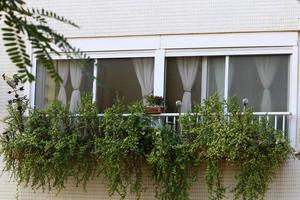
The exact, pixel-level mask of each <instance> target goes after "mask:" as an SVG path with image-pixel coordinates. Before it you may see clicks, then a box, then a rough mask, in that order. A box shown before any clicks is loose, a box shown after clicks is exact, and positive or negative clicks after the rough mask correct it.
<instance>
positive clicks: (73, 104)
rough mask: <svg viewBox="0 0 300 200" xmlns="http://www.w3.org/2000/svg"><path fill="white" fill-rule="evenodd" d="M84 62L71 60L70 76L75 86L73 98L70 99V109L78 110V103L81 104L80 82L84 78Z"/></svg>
mask: <svg viewBox="0 0 300 200" xmlns="http://www.w3.org/2000/svg"><path fill="white" fill-rule="evenodd" d="M82 69H83V66H82V63H81V62H80V61H71V67H70V77H71V84H72V87H73V91H72V95H71V100H70V111H71V112H74V111H76V110H77V107H78V104H80V99H81V94H80V90H79V88H80V84H81V80H82V76H83V74H82Z"/></svg>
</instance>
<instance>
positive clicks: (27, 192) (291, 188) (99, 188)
mask: <svg viewBox="0 0 300 200" xmlns="http://www.w3.org/2000/svg"><path fill="white" fill-rule="evenodd" d="M0 168H1V164H0ZM223 173H224V181H225V186H226V187H227V188H228V190H230V188H232V187H233V185H234V183H235V179H234V175H235V174H237V173H238V169H236V168H234V167H231V166H224V167H223ZM299 177H300V161H299V160H297V159H296V160H293V159H290V160H288V161H287V163H286V164H285V165H284V166H283V168H282V169H280V170H279V171H278V173H277V174H276V178H275V180H274V182H273V183H272V184H271V186H270V189H269V191H268V192H267V194H266V200H299V197H300V190H299V188H300V178H299ZM7 181H8V175H7V174H4V176H2V177H1V178H0V186H1V187H0V200H13V199H14V198H15V196H16V189H15V187H14V184H13V183H8V182H7ZM144 183H145V185H144V187H145V188H147V189H145V190H144V192H143V193H142V198H141V199H143V200H152V199H155V198H154V195H155V190H154V187H153V181H152V179H151V175H150V174H149V173H148V174H146V175H145V177H144ZM203 183H204V170H203V168H201V169H200V176H199V178H198V180H197V182H195V183H194V184H193V186H192V188H191V191H190V197H191V199H192V200H207V199H208V196H207V192H206V188H205V185H204V184H203ZM18 195H19V200H46V199H47V200H95V199H100V200H105V199H113V200H117V199H119V196H117V195H115V196H113V197H109V196H108V195H107V191H106V186H105V182H103V178H98V179H95V180H92V181H90V182H89V183H88V185H87V191H84V190H83V188H82V187H78V188H77V187H75V184H74V182H73V181H72V180H70V181H69V183H68V184H67V187H66V189H65V190H63V191H61V192H60V193H58V194H57V193H56V192H55V191H53V192H50V193H49V192H45V193H42V192H41V191H36V192H33V191H32V190H31V189H29V188H27V189H26V188H23V187H22V186H19V193H18ZM226 197H227V199H232V198H233V196H232V194H231V193H228V194H227V195H226ZM126 199H128V200H134V199H136V198H135V196H134V195H128V197H127V198H126Z"/></svg>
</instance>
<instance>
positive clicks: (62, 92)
mask: <svg viewBox="0 0 300 200" xmlns="http://www.w3.org/2000/svg"><path fill="white" fill-rule="evenodd" d="M58 74H59V76H60V77H61V78H62V80H63V82H62V83H60V88H59V92H58V96H57V100H59V101H61V102H62V103H63V104H64V105H66V104H67V94H66V89H65V86H66V84H67V81H68V76H69V61H68V60H61V61H58Z"/></svg>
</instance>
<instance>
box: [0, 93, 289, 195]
mask: <svg viewBox="0 0 300 200" xmlns="http://www.w3.org/2000/svg"><path fill="white" fill-rule="evenodd" d="M18 106H20V105H18ZM21 106H22V109H21V113H20V109H18V108H17V107H16V105H14V104H11V105H9V106H8V113H9V115H8V117H7V118H6V119H5V123H6V126H7V128H6V130H5V132H4V133H3V134H2V135H1V137H0V145H1V155H2V156H3V158H4V162H5V168H4V170H6V171H9V172H11V173H12V175H13V176H14V177H15V178H16V180H17V182H18V183H23V184H25V185H27V186H30V187H31V188H32V189H38V188H42V189H43V190H51V189H55V190H58V191H59V190H61V189H63V188H64V187H65V183H66V182H67V180H69V179H74V180H75V182H76V184H77V185H80V184H81V185H83V187H85V186H86V184H87V182H88V181H89V180H91V179H92V178H93V177H98V176H100V175H101V177H104V178H105V180H106V182H107V187H108V192H109V194H110V195H113V194H114V193H118V194H119V195H120V197H121V198H125V197H126V195H127V194H128V192H133V193H135V194H136V198H137V199H139V198H140V194H141V191H142V186H143V179H142V177H143V170H144V168H145V166H147V168H150V169H151V172H152V175H153V179H154V181H155V184H156V198H157V199H163V200H174V199H189V189H190V187H191V185H192V184H193V183H194V181H195V180H196V177H197V174H198V173H199V167H200V165H204V166H205V183H206V188H207V190H208V192H209V198H210V199H211V200H220V199H224V197H225V194H226V191H227V190H228V189H227V188H225V186H224V184H223V174H222V170H221V166H222V165H223V164H224V163H230V165H236V166H237V167H238V168H239V169H240V171H239V174H238V175H237V176H236V184H235V186H234V187H233V188H231V189H230V190H228V192H233V193H234V196H235V199H240V198H242V199H245V200H254V199H263V197H264V194H265V193H266V191H267V190H268V186H269V183H270V182H271V181H272V179H273V178H274V175H275V172H276V170H277V169H278V168H279V167H280V166H281V164H282V163H284V161H285V160H286V159H287V158H288V157H289V156H291V155H292V152H293V151H292V148H291V147H290V145H289V141H288V140H287V139H286V138H285V136H284V134H283V133H282V132H280V131H277V130H274V128H273V127H272V124H270V123H269V122H268V121H267V120H266V119H263V120H261V121H259V120H258V119H256V117H255V116H254V115H253V113H252V111H251V108H247V109H246V110H244V111H243V112H242V111H241V109H240V106H239V105H238V103H237V101H236V100H235V99H233V100H231V101H230V102H229V103H227V102H220V101H219V98H218V96H212V97H211V98H209V99H207V100H206V101H204V102H203V103H202V104H201V105H198V106H195V107H194V110H193V112H191V113H187V114H184V115H182V116H180V118H179V121H178V122H179V126H178V127H176V128H170V127H168V125H165V126H160V125H158V123H157V121H156V120H155V119H154V120H153V119H151V116H149V115H147V114H145V112H144V107H143V105H142V104H141V103H135V104H133V105H131V106H128V107H126V106H124V105H123V104H122V102H121V101H120V100H118V101H116V103H115V104H114V105H113V106H112V107H110V108H108V109H107V110H106V111H105V112H104V115H103V116H102V117H99V116H98V111H97V108H96V105H95V104H94V103H92V101H91V98H90V97H85V98H83V99H82V103H81V105H80V106H79V108H78V111H77V112H76V113H70V112H69V111H68V110H67V109H66V108H65V107H64V106H63V105H62V104H61V103H59V102H54V103H53V104H52V105H51V106H50V107H48V108H46V109H30V108H28V105H27V102H26V101H24V102H22V104H21ZM26 109H27V110H28V116H27V117H24V116H23V115H24V113H25V110H26ZM225 111H226V112H225ZM124 113H127V114H126V115H123V114H124ZM226 189H227V190H226Z"/></svg>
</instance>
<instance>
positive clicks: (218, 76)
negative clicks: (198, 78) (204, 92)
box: [212, 58, 225, 97]
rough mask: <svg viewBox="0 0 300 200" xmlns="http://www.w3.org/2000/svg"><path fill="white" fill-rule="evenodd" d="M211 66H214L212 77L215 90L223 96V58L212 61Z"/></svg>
mask: <svg viewBox="0 0 300 200" xmlns="http://www.w3.org/2000/svg"><path fill="white" fill-rule="evenodd" d="M212 66H214V76H215V80H216V89H217V92H218V94H219V95H220V96H222V97H223V96H224V74H225V66H224V58H214V59H212Z"/></svg>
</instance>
